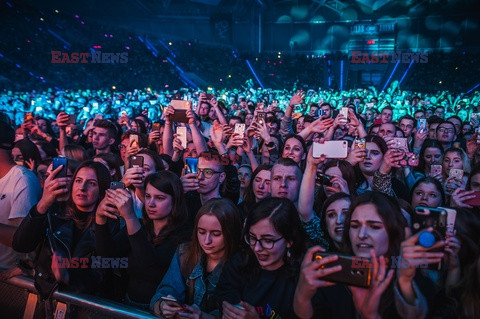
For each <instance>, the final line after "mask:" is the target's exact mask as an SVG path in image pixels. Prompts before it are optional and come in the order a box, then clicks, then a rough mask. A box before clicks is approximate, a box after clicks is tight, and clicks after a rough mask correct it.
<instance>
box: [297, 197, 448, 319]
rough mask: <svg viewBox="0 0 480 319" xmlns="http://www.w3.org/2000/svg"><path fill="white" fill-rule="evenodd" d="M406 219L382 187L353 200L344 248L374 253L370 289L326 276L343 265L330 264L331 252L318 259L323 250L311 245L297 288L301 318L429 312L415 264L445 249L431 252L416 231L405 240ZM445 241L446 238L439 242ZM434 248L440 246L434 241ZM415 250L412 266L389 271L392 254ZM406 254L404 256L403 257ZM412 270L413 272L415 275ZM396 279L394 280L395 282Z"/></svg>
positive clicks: (435, 259) (359, 253) (370, 255)
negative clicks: (327, 278)
mask: <svg viewBox="0 0 480 319" xmlns="http://www.w3.org/2000/svg"><path fill="white" fill-rule="evenodd" d="M406 227H407V222H406V219H405V218H404V217H403V215H402V213H401V210H400V206H399V205H398V203H397V202H396V201H395V200H394V199H393V198H392V197H389V196H387V195H384V194H382V193H380V192H366V193H364V194H363V195H360V196H358V197H357V198H355V199H354V200H353V202H352V205H351V207H350V210H349V212H348V214H347V218H346V220H345V233H344V236H343V245H344V249H343V252H344V253H347V254H350V255H354V256H357V257H361V258H372V259H371V264H370V266H369V267H373V275H372V277H371V282H370V286H369V288H359V287H353V286H349V287H348V286H347V285H343V284H337V285H334V286H332V285H333V283H329V282H326V281H323V280H322V278H323V277H324V276H326V275H328V274H331V273H335V272H338V271H340V270H341V269H342V268H341V266H334V267H329V266H328V264H329V263H331V262H333V261H335V260H337V258H338V256H336V255H331V256H327V257H325V258H322V259H320V260H316V259H314V258H313V256H314V254H315V253H317V252H320V251H321V250H322V248H321V247H318V246H316V247H313V248H311V249H310V250H309V251H308V252H307V254H306V255H305V258H304V260H303V264H302V271H301V274H300V280H299V283H298V286H297V290H296V292H295V299H294V309H295V313H296V315H297V316H299V317H300V318H312V317H315V318H316V317H322V318H354V317H355V316H360V317H361V318H400V317H403V318H417V317H422V316H425V315H426V312H427V309H428V306H427V304H426V300H425V298H424V297H423V294H422V293H421V292H420V290H419V289H418V287H417V284H416V282H414V280H413V277H414V275H415V267H416V265H418V264H420V263H422V262H423V263H427V264H430V263H432V264H433V263H438V262H439V261H440V260H441V258H442V256H443V253H434V252H428V251H427V249H426V248H423V247H421V246H418V245H417V244H416V242H417V240H418V235H414V236H412V237H410V238H408V239H407V240H405V229H406ZM440 244H443V243H440ZM436 247H440V246H439V245H436ZM411 249H413V251H418V252H422V254H421V257H420V254H416V255H415V254H411V256H410V257H409V261H410V262H411V264H409V266H408V267H400V269H399V270H397V271H398V273H397V280H396V281H392V279H393V277H394V276H393V275H394V272H395V270H393V269H391V270H388V267H389V265H388V263H389V261H391V260H392V259H393V258H398V256H400V258H402V256H405V254H406V253H407V251H409V250H411ZM404 258H406V257H404ZM412 274H413V275H412ZM394 282H395V284H394Z"/></svg>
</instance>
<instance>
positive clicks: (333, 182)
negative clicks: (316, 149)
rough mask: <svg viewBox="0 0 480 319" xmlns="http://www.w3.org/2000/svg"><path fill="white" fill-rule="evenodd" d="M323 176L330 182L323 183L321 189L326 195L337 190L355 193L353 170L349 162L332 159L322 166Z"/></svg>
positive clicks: (330, 194)
mask: <svg viewBox="0 0 480 319" xmlns="http://www.w3.org/2000/svg"><path fill="white" fill-rule="evenodd" d="M323 176H324V177H325V178H327V179H328V180H329V182H330V186H325V185H323V191H324V192H325V195H326V197H329V196H332V195H333V194H335V193H338V192H343V193H346V194H352V195H353V194H355V189H356V178H355V170H354V169H353V166H352V165H351V164H350V163H349V162H347V161H345V160H338V159H332V160H331V161H329V162H327V163H326V164H325V166H324V167H323Z"/></svg>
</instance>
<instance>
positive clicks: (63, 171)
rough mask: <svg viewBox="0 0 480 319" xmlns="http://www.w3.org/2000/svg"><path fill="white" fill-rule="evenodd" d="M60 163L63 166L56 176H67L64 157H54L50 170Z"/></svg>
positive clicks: (66, 162)
mask: <svg viewBox="0 0 480 319" xmlns="http://www.w3.org/2000/svg"><path fill="white" fill-rule="evenodd" d="M60 165H63V168H62V169H61V170H60V172H58V174H57V178H58V177H67V166H68V160H67V158H65V157H54V158H53V163H52V171H54V170H56V169H57V168H58V167H59V166H60Z"/></svg>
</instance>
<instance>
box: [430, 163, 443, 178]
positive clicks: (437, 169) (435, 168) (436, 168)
mask: <svg viewBox="0 0 480 319" xmlns="http://www.w3.org/2000/svg"><path fill="white" fill-rule="evenodd" d="M442 170H443V167H442V165H437V164H432V166H430V176H431V177H432V176H437V175H440V174H442Z"/></svg>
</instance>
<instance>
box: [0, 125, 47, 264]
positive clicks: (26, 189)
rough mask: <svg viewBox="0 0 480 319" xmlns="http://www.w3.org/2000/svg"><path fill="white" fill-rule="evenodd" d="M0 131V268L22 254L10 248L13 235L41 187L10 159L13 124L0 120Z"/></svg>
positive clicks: (36, 180)
mask: <svg viewBox="0 0 480 319" xmlns="http://www.w3.org/2000/svg"><path fill="white" fill-rule="evenodd" d="M0 131H1V132H2V134H1V135H0V268H11V267H13V266H15V262H16V261H17V259H21V258H25V257H26V255H25V254H20V253H17V252H15V251H14V250H13V249H12V248H11V246H12V240H13V235H14V234H15V231H16V229H17V227H18V226H19V225H20V223H21V222H22V220H23V218H24V217H25V216H26V215H27V214H28V212H29V211H30V208H32V206H33V205H35V204H37V202H38V201H39V199H40V196H41V193H42V189H41V187H40V183H39V181H38V178H37V177H36V176H35V174H34V173H32V171H30V170H29V169H27V168H25V167H23V166H20V165H15V162H14V161H13V159H12V149H13V144H14V142H13V141H14V139H15V131H14V130H13V128H12V127H11V126H10V125H8V124H7V123H4V122H0Z"/></svg>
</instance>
